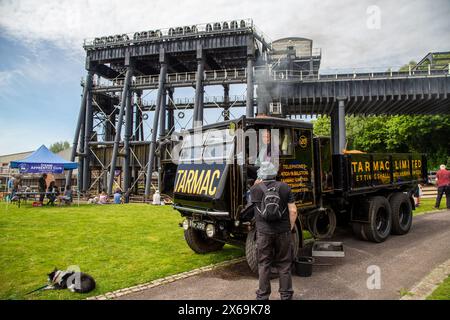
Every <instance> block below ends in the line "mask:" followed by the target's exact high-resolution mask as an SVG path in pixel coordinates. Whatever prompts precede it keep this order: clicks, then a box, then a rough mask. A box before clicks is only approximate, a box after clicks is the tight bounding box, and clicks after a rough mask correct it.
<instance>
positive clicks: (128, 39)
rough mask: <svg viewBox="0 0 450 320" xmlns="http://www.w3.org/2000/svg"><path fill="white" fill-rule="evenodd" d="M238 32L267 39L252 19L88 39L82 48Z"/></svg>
mask: <svg viewBox="0 0 450 320" xmlns="http://www.w3.org/2000/svg"><path fill="white" fill-rule="evenodd" d="M239 30H250V31H253V32H258V34H260V36H261V37H263V38H266V39H268V38H267V37H265V36H264V34H263V33H262V32H260V31H259V30H258V31H257V29H256V27H255V26H254V24H253V20H252V19H239V20H228V21H220V22H209V23H201V24H195V25H190V26H182V27H171V28H163V29H155V30H146V31H140V32H129V33H124V34H116V35H110V36H103V37H97V38H89V39H85V40H84V42H83V46H84V47H92V46H93V47H104V46H111V45H116V44H122V45H123V44H135V43H140V42H147V41H155V40H161V39H164V38H173V37H192V36H193V35H196V34H220V33H227V32H230V31H239Z"/></svg>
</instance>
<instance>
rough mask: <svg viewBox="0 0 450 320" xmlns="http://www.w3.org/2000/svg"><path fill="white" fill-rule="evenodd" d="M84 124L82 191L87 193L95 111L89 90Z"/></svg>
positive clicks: (89, 181)
mask: <svg viewBox="0 0 450 320" xmlns="http://www.w3.org/2000/svg"><path fill="white" fill-rule="evenodd" d="M85 119H86V120H85V122H84V154H85V157H84V163H83V187H82V191H83V192H86V191H88V190H89V186H90V183H91V179H90V178H91V170H90V164H91V149H90V147H89V141H91V138H92V134H93V126H94V111H93V108H92V91H91V89H90V88H89V90H88V91H87V97H86V114H85Z"/></svg>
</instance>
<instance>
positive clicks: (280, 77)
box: [255, 67, 450, 82]
mask: <svg viewBox="0 0 450 320" xmlns="http://www.w3.org/2000/svg"><path fill="white" fill-rule="evenodd" d="M335 70H336V69H335ZM340 71H341V72H337V71H336V72H334V73H333V72H328V73H317V72H310V71H309V70H305V71H298V70H271V69H269V68H266V67H257V68H255V78H256V79H257V80H258V81H264V80H266V81H294V82H298V81H300V82H307V81H318V80H323V81H331V80H352V79H355V80H370V79H386V78H414V77H435V76H449V75H450V71H449V70H445V69H432V68H428V69H427V70H412V69H411V68H410V69H409V70H406V71H398V70H397V71H394V70H393V68H391V69H389V70H388V71H373V72H370V71H369V72H367V71H366V72H357V71H356V69H354V70H353V71H351V72H349V71H348V69H341V70H340Z"/></svg>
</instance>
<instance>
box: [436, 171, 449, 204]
mask: <svg viewBox="0 0 450 320" xmlns="http://www.w3.org/2000/svg"><path fill="white" fill-rule="evenodd" d="M436 185H437V187H438V193H437V197H436V204H435V205H434V207H435V208H436V209H439V206H440V205H441V199H442V195H443V194H444V193H445V197H446V202H447V209H450V171H449V170H447V169H446V168H445V165H444V164H441V165H440V170H439V171H438V172H437V173H436Z"/></svg>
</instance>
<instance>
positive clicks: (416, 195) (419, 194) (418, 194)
mask: <svg viewBox="0 0 450 320" xmlns="http://www.w3.org/2000/svg"><path fill="white" fill-rule="evenodd" d="M422 195H423V189H422V185H421V184H418V185H417V188H416V190H414V195H413V197H414V204H415V205H416V207H418V206H420V197H422Z"/></svg>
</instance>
